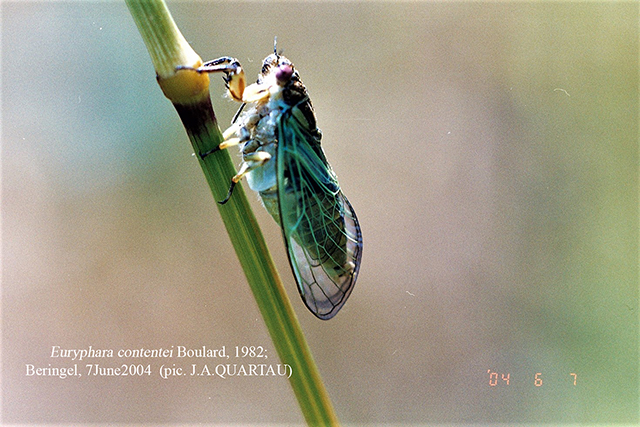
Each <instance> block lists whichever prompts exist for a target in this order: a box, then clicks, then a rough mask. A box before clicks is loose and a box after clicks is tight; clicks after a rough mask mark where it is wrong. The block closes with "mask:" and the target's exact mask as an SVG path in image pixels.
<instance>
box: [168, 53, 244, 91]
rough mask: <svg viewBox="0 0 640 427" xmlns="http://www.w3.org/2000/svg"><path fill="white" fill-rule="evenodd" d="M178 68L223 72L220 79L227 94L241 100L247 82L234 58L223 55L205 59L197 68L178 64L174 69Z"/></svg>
mask: <svg viewBox="0 0 640 427" xmlns="http://www.w3.org/2000/svg"><path fill="white" fill-rule="evenodd" d="M178 70H193V71H196V72H198V73H224V77H222V79H223V80H224V83H225V85H226V86H227V92H228V93H229V96H230V97H231V98H233V99H234V100H236V101H238V102H242V95H243V94H244V88H245V87H246V85H247V82H246V79H245V77H244V70H243V69H242V66H241V65H240V62H239V61H238V60H237V59H236V58H232V57H230V56H223V57H221V58H218V59H214V60H212V61H207V62H205V63H204V64H202V65H201V66H199V67H198V68H194V67H189V66H186V65H179V66H178V67H176V71H178Z"/></svg>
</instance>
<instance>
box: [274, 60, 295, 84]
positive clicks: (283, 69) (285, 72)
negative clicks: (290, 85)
mask: <svg viewBox="0 0 640 427" xmlns="http://www.w3.org/2000/svg"><path fill="white" fill-rule="evenodd" d="M291 76H293V67H292V66H291V65H289V64H282V65H280V66H279V67H278V69H277V70H276V80H277V81H278V84H279V85H280V86H284V85H285V84H287V82H288V81H289V80H291Z"/></svg>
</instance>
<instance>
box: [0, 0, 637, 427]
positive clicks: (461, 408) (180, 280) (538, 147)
mask: <svg viewBox="0 0 640 427" xmlns="http://www.w3.org/2000/svg"><path fill="white" fill-rule="evenodd" d="M170 9H171V11H172V13H173V16H174V18H175V19H176V21H177V23H178V25H179V26H180V28H181V30H182V31H183V33H184V35H185V37H186V38H187V40H188V41H189V42H190V43H191V44H192V46H193V47H194V48H195V50H196V51H197V52H198V53H199V54H200V55H201V56H202V58H203V59H205V60H206V59H212V58H216V57H218V56H222V55H231V56H235V57H237V58H238V59H239V60H240V61H241V62H242V64H243V65H244V68H245V70H246V72H247V75H248V77H249V79H250V80H253V79H254V78H255V76H256V74H257V72H258V71H259V67H260V61H261V60H262V59H263V58H264V57H265V56H266V55H268V54H269V53H270V52H271V49H272V43H273V37H274V36H278V47H279V48H282V49H283V50H284V54H285V55H287V57H289V58H290V59H291V60H292V61H293V62H294V64H295V65H296V67H297V69H298V70H299V71H300V73H301V76H302V78H303V80H304V82H305V84H306V85H307V87H308V89H309V92H310V95H311V97H312V100H313V103H314V106H315V108H316V110H317V115H318V123H319V127H320V128H321V129H322V131H323V133H324V139H323V143H324V149H325V152H326V153H327V157H328V158H329V159H330V161H331V163H332V165H333V168H334V170H335V171H336V173H337V174H338V176H339V178H340V183H341V185H342V187H343V190H344V192H345V194H347V196H348V197H349V199H350V201H351V203H352V204H353V206H354V207H355V209H356V212H357V213H358V217H359V219H360V221H361V224H362V229H363V233H364V242H365V248H364V257H363V262H362V269H361V275H360V278H359V281H358V284H357V286H356V289H355V291H354V293H353V294H352V296H351V299H350V301H349V302H348V303H347V304H346V306H345V307H344V309H343V310H342V312H341V313H340V314H339V315H338V316H337V317H336V318H335V319H333V320H331V321H329V322H321V321H318V320H317V319H315V318H314V317H313V316H312V315H311V314H310V313H308V312H307V311H306V309H305V308H304V305H303V304H302V302H301V301H300V299H299V296H298V295H297V291H296V289H295V283H294V280H293V277H292V275H291V272H290V270H289V266H288V264H287V260H286V255H285V252H284V246H283V243H282V241H281V235H280V230H279V229H278V227H277V226H276V225H275V223H273V221H272V220H271V218H270V217H269V216H268V214H267V213H266V212H265V211H264V209H263V208H262V207H261V206H260V203H259V201H258V200H257V197H252V200H254V201H255V212H256V214H257V215H258V219H259V221H260V222H261V224H262V225H263V231H264V233H265V235H266V238H267V240H268V244H269V246H270V248H271V251H272V253H273V256H274V257H275V259H276V261H277V264H278V266H279V270H280V273H281V274H282V276H283V279H284V281H285V285H286V286H287V289H288V291H289V295H290V297H291V299H292V302H293V305H294V308H295V310H296V311H297V313H298V316H299V318H300V321H301V323H302V326H303V329H304V331H305V332H306V334H307V338H308V340H309V344H310V346H311V349H312V351H313V353H314V357H315V358H316V360H317V362H318V365H319V368H320V371H321V373H322V376H323V379H324V381H325V384H326V386H327V388H328V390H329V393H330V395H331V397H332V399H333V402H334V404H335V407H336V410H337V412H338V415H339V417H340V419H341V421H342V422H343V423H344V424H346V425H349V424H395V423H407V424H423V423H425V424H426V423H452V424H469V423H498V422H506V423H512V424H516V423H525V422H533V423H554V424H555V423H625V424H633V423H636V422H638V420H639V418H638V396H639V393H638V336H639V334H638V332H639V331H638V39H639V33H638V22H639V21H638V18H639V13H638V4H637V3H635V2H599V3H598V2H593V3H582V2H580V3H569V2H567V3H555V2H548V3H541V2H538V3H520V2H518V3H508V2H498V3H494V2H457V3H449V2H442V3H440V2H438V3H427V2H416V3H413V2H409V3H385V2H373V3H360V2H355V3H352V2H346V3H341V2H311V3H297V2H280V3H268V4H267V3H260V2H232V3H222V2H220V3H217V2H193V3H182V2H180V3H171V4H170ZM1 11H2V33H1V36H2V110H1V113H2V316H3V317H2V338H3V341H2V363H3V365H2V374H3V375H2V392H3V401H2V412H3V422H5V423H24V424H39V423H44V422H48V423H60V424H79V423H89V422H100V423H106V422H121V423H142V424H162V423H183V424H195V423H203V424H208V423H210V424H214V425H215V424H229V423H244V424H254V423H257V422H262V423H284V424H299V423H302V422H303V419H302V416H301V414H300V412H299V409H298V407H297V404H296V402H295V399H294V397H293V394H292V393H291V390H290V387H289V384H288V382H287V380H286V379H282V378H273V377H258V378H248V377H246V378H241V377H234V378H228V379H226V380H222V379H220V378H206V379H205V378H191V377H186V378H177V379H175V378H174V379H168V380H163V379H161V378H159V377H158V375H157V374H155V369H156V367H157V366H158V365H159V364H160V362H162V363H167V364H169V365H171V364H173V363H175V364H176V365H177V366H185V367H189V366H190V364H191V363H196V362H198V361H196V360H188V361H185V360H178V359H175V358H174V359H171V360H161V361H159V360H151V359H143V360H122V359H117V358H115V359H113V360H99V359H92V360H89V361H87V360H85V361H83V362H80V366H81V367H82V369H81V372H84V370H83V369H84V364H85V363H100V364H101V366H119V365H120V364H122V363H131V362H134V363H144V364H147V363H150V364H151V365H152V366H153V367H154V375H152V376H151V377H143V378H131V377H127V378H122V377H87V376H86V375H85V376H83V377H81V378H67V379H64V380H62V379H59V378H46V377H35V376H33V377H27V376H26V375H25V364H34V365H36V366H38V367H47V366H48V364H51V365H52V366H67V365H68V364H69V362H68V361H65V360H61V359H52V358H51V357H50V355H51V346H54V345H58V346H61V347H62V348H71V349H77V348H86V347H88V346H90V345H91V346H93V347H94V348H112V349H116V350H117V349H120V348H140V347H145V348H158V347H165V348H167V347H171V346H178V345H184V346H190V347H196V348H198V347H202V346H203V345H205V346H207V347H210V348H219V347H221V346H223V345H224V346H226V348H227V351H230V350H231V349H232V348H233V347H234V346H243V345H256V346H257V345H261V346H264V347H265V348H266V349H267V351H268V354H269V355H270V359H269V363H277V362H278V361H277V357H276V355H275V350H274V349H273V347H272V346H271V343H270V339H269V337H268V335H267V333H266V330H265V328H264V325H263V321H262V319H261V318H260V315H259V312H258V310H257V307H256V305H255V302H254V301H253V299H252V297H251V293H250V290H249V287H248V285H247V284H246V281H245V279H244V276H243V274H242V271H241V270H240V267H239V264H238V262H237V260H236V258H235V255H234V253H233V250H232V248H231V245H230V243H229V241H228V239H227V236H226V232H225V230H224V228H223V226H222V224H221V220H220V218H219V216H218V214H217V208H216V206H215V204H214V201H213V198H212V197H211V194H210V193H209V190H208V188H207V185H206V182H205V180H204V176H203V175H202V172H201V171H200V168H199V166H198V163H197V161H196V160H195V158H194V157H192V151H191V147H190V145H189V142H188V140H187V137H186V135H185V132H184V130H183V129H182V128H181V124H180V121H179V119H178V117H177V115H176V113H175V111H174V110H173V107H172V106H171V104H170V103H169V101H167V100H166V99H165V98H164V97H163V95H162V93H161V91H160V90H159V88H158V87H157V85H156V82H155V79H154V71H153V68H152V66H151V61H150V59H149V57H148V54H147V52H146V50H145V47H144V45H143V42H142V39H141V37H140V36H139V34H138V32H137V30H136V28H135V25H134V23H133V20H132V19H131V17H130V15H129V13H128V10H127V8H126V6H125V5H124V3H123V2H107V3H93V2H92V3H80V2H70V3H67V2H60V3H58V2H56V3H43V2H37V3H36V2H11V3H6V2H5V3H3V4H2V9H1ZM212 80H213V83H212V86H211V92H212V99H213V102H214V106H215V108H216V112H217V115H218V118H219V120H220V123H221V125H222V126H224V124H226V123H229V121H230V120H231V118H232V117H233V114H234V112H235V110H236V108H237V105H236V104H234V103H233V102H232V101H229V100H227V99H226V98H224V97H223V94H224V86H223V83H222V81H221V79H220V78H219V77H218V76H215V77H214V78H213V79H212ZM238 162H239V158H238ZM213 362H217V361H215V360H214V361H213ZM237 362H238V361H237V360H236V361H234V360H233V359H231V360H230V361H225V362H224V363H237ZM240 362H242V361H240ZM72 363H74V362H71V364H72ZM490 372H497V373H500V374H507V373H508V374H509V378H510V383H509V385H506V383H505V382H504V381H501V380H500V381H499V384H498V385H497V386H495V387H492V386H490V385H489V383H490ZM536 373H541V378H542V379H543V384H542V386H541V387H536V386H535V385H534V375H535V374H536ZM571 373H575V374H577V382H576V385H575V386H574V385H573V376H571V375H570V374H571ZM294 374H295V373H294Z"/></svg>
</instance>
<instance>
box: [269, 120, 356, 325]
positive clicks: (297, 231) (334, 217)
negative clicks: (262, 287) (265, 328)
mask: <svg viewBox="0 0 640 427" xmlns="http://www.w3.org/2000/svg"><path fill="white" fill-rule="evenodd" d="M295 108H296V107H293V109H295ZM319 135H320V134H319V133H318V132H317V131H316V132H314V133H312V132H310V131H309V130H308V129H307V128H306V127H305V126H304V125H303V124H302V123H301V122H300V121H299V120H298V119H297V118H296V117H295V115H294V114H292V113H291V111H287V112H285V113H283V114H282V116H281V117H280V121H279V123H278V154H277V168H278V172H277V175H278V202H279V203H278V205H279V209H280V222H281V226H282V233H283V237H284V241H285V245H286V247H287V253H288V256H289V263H290V264H291V269H292V270H293V273H294V275H295V277H296V281H297V284H298V291H299V292H300V295H301V296H302V299H303V301H304V303H305V304H306V306H307V307H308V308H309V310H311V312H312V313H313V314H315V315H316V316H317V317H319V318H320V319H330V318H332V317H333V316H335V315H336V313H337V312H338V311H339V310H340V308H341V307H342V306H343V305H344V303H345V302H346V301H347V298H349V295H350V294H351V291H352V290H353V286H354V284H355V282H356V279H357V276H358V271H359V269H360V259H361V257H362V232H361V231H360V224H359V223H358V218H357V217H356V213H355V211H354V210H353V207H352V206H351V204H350V203H349V201H348V200H347V198H346V197H345V196H344V195H343V194H342V191H340V186H339V184H338V180H337V179H336V176H335V174H334V173H333V170H332V169H331V166H330V165H329V163H328V162H327V160H326V158H325V156H324V153H323V152H322V149H321V148H320V136H319Z"/></svg>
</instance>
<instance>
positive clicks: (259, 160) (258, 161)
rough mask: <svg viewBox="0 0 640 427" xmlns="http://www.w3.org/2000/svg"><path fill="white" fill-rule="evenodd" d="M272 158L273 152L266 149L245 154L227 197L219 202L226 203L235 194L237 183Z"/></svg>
mask: <svg viewBox="0 0 640 427" xmlns="http://www.w3.org/2000/svg"><path fill="white" fill-rule="evenodd" d="M269 159H271V154H269V153H267V152H266V151H254V152H253V153H248V154H245V155H244V156H243V160H244V161H243V162H242V166H240V170H239V171H238V173H237V174H236V175H235V176H234V177H233V178H231V185H230V186H229V192H228V193H227V197H225V198H224V200H220V201H219V202H218V203H220V204H221V205H224V204H225V203H227V202H228V201H229V199H230V198H231V194H233V189H234V188H235V186H236V184H237V183H238V182H239V181H240V180H241V179H242V178H243V177H244V176H245V175H246V174H248V173H249V172H251V171H252V170H254V169H255V168H259V167H260V166H262V165H264V163H265V162H266V161H267V160H269Z"/></svg>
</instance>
